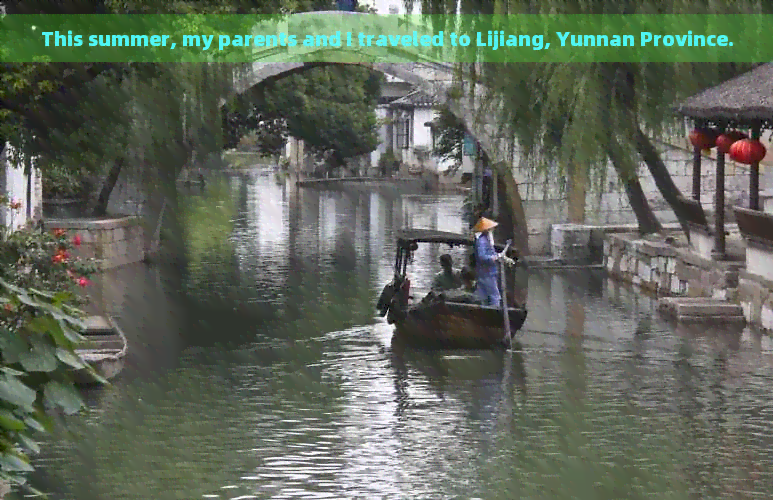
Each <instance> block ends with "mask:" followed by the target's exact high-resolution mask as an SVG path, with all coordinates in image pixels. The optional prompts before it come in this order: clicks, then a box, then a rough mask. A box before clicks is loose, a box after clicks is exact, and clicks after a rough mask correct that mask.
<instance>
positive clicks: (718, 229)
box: [712, 151, 725, 260]
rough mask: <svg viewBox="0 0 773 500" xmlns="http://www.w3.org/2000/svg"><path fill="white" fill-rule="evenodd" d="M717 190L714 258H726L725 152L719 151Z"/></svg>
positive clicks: (715, 198)
mask: <svg viewBox="0 0 773 500" xmlns="http://www.w3.org/2000/svg"><path fill="white" fill-rule="evenodd" d="M716 188H717V191H716V193H715V196H714V218H715V220H714V222H715V224H714V232H715V234H714V252H712V253H713V257H714V260H724V259H725V154H724V153H720V152H719V151H718V152H717V179H716Z"/></svg>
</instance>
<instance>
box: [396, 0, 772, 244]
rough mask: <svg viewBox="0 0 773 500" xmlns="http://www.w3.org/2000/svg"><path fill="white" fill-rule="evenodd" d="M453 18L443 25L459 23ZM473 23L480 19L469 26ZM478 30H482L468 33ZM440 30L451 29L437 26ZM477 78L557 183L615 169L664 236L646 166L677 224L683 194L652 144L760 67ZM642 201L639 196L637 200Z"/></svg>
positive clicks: (523, 71) (687, 9)
mask: <svg viewBox="0 0 773 500" xmlns="http://www.w3.org/2000/svg"><path fill="white" fill-rule="evenodd" d="M415 3H420V4H421V7H422V12H423V13H425V14H455V13H456V12H457V8H458V12H460V13H463V14H474V13H479V14H551V15H554V14H653V13H658V14H669V13H673V14H708V13H713V14H721V13H731V12H732V13H735V14H738V13H761V12H762V13H766V12H769V11H770V10H771V8H773V4H770V3H769V2H763V3H756V2H747V1H742V2H737V3H734V4H732V5H731V4H729V3H725V4H722V3H716V2H708V1H699V2H686V1H683V0H651V1H646V2H637V3H633V2H629V1H625V2H619V1H611V0H604V1H599V2H582V1H577V0H550V1H547V2H540V3H535V2H532V1H521V0H496V1H494V2H482V1H480V0H462V1H461V3H457V2H451V1H448V0H422V1H420V2H417V1H411V0H408V4H409V5H413V4H415ZM452 17H453V16H445V17H444V18H442V19H440V21H438V22H451V20H450V19H449V18H452ZM470 22H474V21H470ZM467 28H468V29H470V30H471V31H474V27H467ZM435 29H443V28H442V26H441V27H436V28H435ZM460 66H463V68H460V69H464V70H466V72H467V73H466V74H467V76H468V77H470V78H472V79H478V80H479V81H480V82H481V83H484V84H485V85H487V86H488V87H489V88H490V89H492V90H493V92H492V93H491V95H490V96H489V97H490V101H491V102H496V104H497V108H498V110H499V113H498V114H499V116H498V119H499V121H500V123H501V125H502V126H503V128H504V129H505V130H504V132H505V133H509V134H511V135H512V136H513V137H515V138H517V142H518V143H519V145H520V146H521V148H522V151H524V152H525V153H526V154H528V155H531V156H532V157H533V158H534V159H535V160H537V163H538V164H539V165H540V166H541V167H542V168H543V171H548V172H550V174H551V175H553V176H561V175H564V174H567V173H568V172H569V171H570V170H571V171H573V173H574V174H575V175H577V174H579V175H577V176H578V177H583V176H584V175H588V174H592V173H599V172H602V171H605V169H606V167H607V164H608V162H611V163H612V166H613V167H614V168H615V171H616V173H617V175H618V177H619V178H620V180H621V181H622V182H623V183H624V184H626V186H625V187H626V191H627V192H628V194H629V199H630V200H631V202H632V205H635V203H634V202H635V201H636V202H638V204H639V205H640V207H639V208H640V209H641V210H639V212H638V213H637V217H638V218H639V222H640V225H641V228H649V229H645V231H644V232H649V231H651V230H653V229H657V227H658V224H652V221H653V220H656V219H655V218H654V214H653V213H652V210H651V209H650V208H649V207H648V206H642V203H644V204H646V203H647V200H646V199H644V198H643V197H642V196H643V193H642V192H641V186H640V185H639V182H638V168H637V167H638V166H639V165H641V164H644V165H645V166H646V167H647V169H648V170H649V172H650V174H651V175H652V176H653V179H654V180H655V182H656V184H657V187H658V188H659V190H660V192H661V194H662V195H663V197H664V199H665V200H666V201H667V202H668V203H669V204H670V205H671V206H672V208H673V209H674V211H675V214H676V216H677V218H679V219H680V220H683V217H682V214H681V213H679V209H678V207H677V206H676V204H675V200H676V197H677V196H678V195H680V194H681V193H680V192H679V189H678V188H677V186H676V185H675V183H674V182H673V180H672V179H671V175H670V174H669V172H668V170H667V169H666V168H665V164H664V163H663V161H662V159H661V158H660V155H659V154H658V152H657V149H656V148H655V146H654V143H653V141H654V140H656V139H661V138H664V137H666V136H668V135H672V134H675V133H679V134H681V133H682V132H681V127H682V126H683V123H682V121H681V120H680V119H679V117H677V116H675V115H674V114H673V112H672V110H671V106H672V105H673V104H674V103H675V102H678V101H679V100H681V99H683V98H685V97H687V96H689V95H692V94H694V93H696V92H697V91H699V90H701V89H703V88H706V87H709V86H712V85H715V84H718V83H720V82H721V81H724V80H727V79H729V78H731V77H733V76H735V75H737V74H739V73H741V72H744V71H747V70H749V69H751V65H749V64H736V63H724V64H706V63H677V64H672V63H587V64H578V63H559V62H555V63H533V64H524V63H508V64H480V65H477V66H473V65H460ZM637 193H638V194H637Z"/></svg>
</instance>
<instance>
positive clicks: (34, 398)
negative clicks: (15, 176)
mask: <svg viewBox="0 0 773 500" xmlns="http://www.w3.org/2000/svg"><path fill="white" fill-rule="evenodd" d="M10 205H11V207H12V210H16V209H18V206H17V205H18V204H15V203H12V204H10ZM14 207H16V208H14ZM6 233H7V231H6ZM79 244H80V238H79V236H78V235H73V236H72V237H70V236H69V235H67V234H66V233H64V232H62V231H57V232H56V233H53V234H52V233H43V232H40V231H35V230H31V229H24V230H20V231H17V232H15V233H13V234H11V235H10V236H7V237H6V238H5V239H4V240H3V241H2V242H0V479H2V480H5V481H8V482H10V483H12V484H15V485H24V484H25V478H24V474H26V473H27V472H29V471H31V470H32V467H31V466H30V464H29V458H28V456H27V453H29V452H33V453H37V452H38V445H37V443H36V442H35V441H34V432H35V431H45V430H46V428H47V427H48V425H49V423H50V412H52V411H57V412H58V411H62V412H64V413H65V414H72V413H76V412H78V411H79V410H80V409H81V408H82V406H83V403H82V401H81V398H80V395H79V393H78V391H77V390H76V389H75V387H74V385H73V381H72V371H71V370H72V369H83V368H88V366H87V365H86V364H85V363H84V362H83V360H82V359H81V358H80V357H79V356H78V354H77V352H76V351H75V347H76V345H77V344H78V342H80V341H81V340H82V337H81V335H80V332H82V331H83V328H84V324H83V323H82V317H83V313H82V312H81V311H80V310H79V309H78V308H77V307H76V306H77V305H78V302H79V298H78V295H77V294H76V293H74V291H75V288H76V287H78V286H85V285H87V284H88V276H89V275H90V274H91V273H92V272H94V270H95V267H94V265H93V263H91V262H82V261H80V260H79V259H75V258H73V257H71V256H70V251H71V250H72V247H73V246H77V245H79ZM81 300H82V299H81Z"/></svg>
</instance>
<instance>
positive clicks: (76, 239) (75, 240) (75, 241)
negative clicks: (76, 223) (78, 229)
mask: <svg viewBox="0 0 773 500" xmlns="http://www.w3.org/2000/svg"><path fill="white" fill-rule="evenodd" d="M72 244H73V245H75V246H76V247H79V246H81V235H80V234H76V235H75V236H73V239H72Z"/></svg>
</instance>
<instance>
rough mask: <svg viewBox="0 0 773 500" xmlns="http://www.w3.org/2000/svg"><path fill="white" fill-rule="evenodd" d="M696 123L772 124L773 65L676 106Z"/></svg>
mask: <svg viewBox="0 0 773 500" xmlns="http://www.w3.org/2000/svg"><path fill="white" fill-rule="evenodd" d="M674 111H676V112H677V113H679V114H681V115H684V116H686V117H689V118H693V119H703V120H710V121H714V120H716V121H728V122H754V121H763V122H771V121H773V63H767V64H763V65H761V66H758V67H757V68H755V69H753V70H751V71H748V72H746V73H743V74H742V75H739V76H737V77H735V78H732V79H730V80H727V81H726V82H723V83H720V84H719V85H716V86H714V87H710V88H707V89H705V90H703V91H701V92H699V93H697V94H695V95H694V96H692V97H689V98H687V99H685V100H684V101H682V102H681V103H679V104H677V105H676V106H674Z"/></svg>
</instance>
